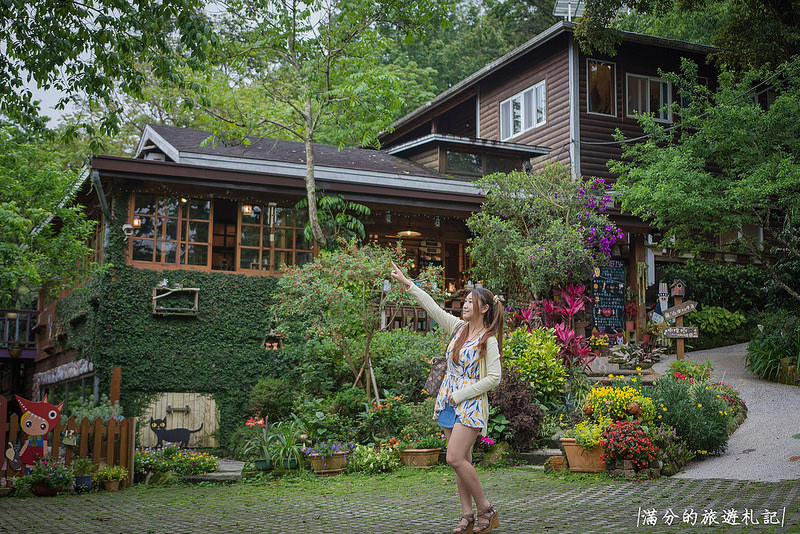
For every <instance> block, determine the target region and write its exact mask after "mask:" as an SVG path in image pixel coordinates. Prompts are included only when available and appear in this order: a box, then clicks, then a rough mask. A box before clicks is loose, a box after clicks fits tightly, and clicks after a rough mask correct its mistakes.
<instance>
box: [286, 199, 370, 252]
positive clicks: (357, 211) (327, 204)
mask: <svg viewBox="0 0 800 534" xmlns="http://www.w3.org/2000/svg"><path fill="white" fill-rule="evenodd" d="M316 200H317V218H318V219H319V224H320V227H321V228H322V232H323V233H324V234H325V237H326V238H327V240H326V245H325V246H326V247H327V248H328V250H336V248H337V247H338V246H339V244H340V243H341V241H340V240H345V241H349V240H351V239H358V240H359V241H361V240H363V239H364V237H365V236H366V232H365V231H364V223H363V222H362V221H361V219H362V218H364V217H369V216H370V214H371V213H372V212H371V211H370V209H369V208H368V207H367V206H365V205H363V204H359V203H357V202H352V201H350V200H347V199H345V198H344V197H343V196H342V195H324V196H319V195H318V196H317V197H316ZM294 208H295V209H296V210H301V211H302V210H306V209H307V208H308V199H307V198H304V199H303V200H301V201H300V202H298V203H297V204H295V206H294ZM303 234H304V236H305V238H306V241H308V242H311V240H312V239H314V236H313V233H312V231H311V223H308V222H307V223H306V226H305V229H304V230H303Z"/></svg>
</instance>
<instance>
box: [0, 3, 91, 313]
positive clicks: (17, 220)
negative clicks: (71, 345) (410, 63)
mask: <svg viewBox="0 0 800 534" xmlns="http://www.w3.org/2000/svg"><path fill="white" fill-rule="evenodd" d="M3 9H4V8H1V7H0V12H2V10H3ZM6 31H7V30H6ZM11 48H14V47H11ZM6 67H8V65H6ZM3 74H5V75H6V77H7V76H8V72H7V71H6V72H5V73H4V71H3V69H2V68H0V78H2V77H3ZM0 85H2V84H0ZM3 87H4V89H5V90H10V88H9V87H6V86H3ZM2 90H3V89H0V92H2ZM51 158H52V153H51V151H50V150H49V147H48V146H47V145H46V144H44V143H43V142H42V141H41V140H39V141H38V142H37V141H31V140H30V139H28V138H26V137H24V136H23V135H22V134H21V133H20V132H17V131H15V130H13V129H11V128H8V127H2V128H0V226H2V228H3V231H2V233H0V307H5V308H16V307H18V306H19V305H20V304H21V303H20V302H18V301H19V299H20V297H21V294H23V293H24V292H25V290H26V289H27V290H28V291H32V292H36V291H37V290H38V289H39V287H43V286H47V287H48V289H50V290H52V291H55V292H57V291H59V290H62V289H64V288H66V287H68V286H69V285H71V284H72V283H74V282H76V281H77V280H79V279H80V278H82V277H84V276H86V274H87V273H86V269H76V268H75V267H76V264H79V263H81V262H83V261H85V259H86V256H87V254H88V252H89V248H88V247H87V246H86V240H87V239H88V238H89V236H90V235H91V234H92V231H93V229H94V226H95V222H94V221H90V220H87V219H86V214H85V213H84V208H83V207H82V206H80V205H77V204H75V193H76V191H75V189H76V186H77V184H78V183H79V182H80V180H81V177H80V176H79V173H78V172H75V171H71V170H68V169H64V168H62V167H61V166H59V165H57V164H55V163H53V162H52V161H51Z"/></svg>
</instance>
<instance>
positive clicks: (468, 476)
mask: <svg viewBox="0 0 800 534" xmlns="http://www.w3.org/2000/svg"><path fill="white" fill-rule="evenodd" d="M479 431H480V429H478V428H472V427H468V426H464V425H462V424H461V423H456V424H455V426H454V427H453V429H452V430H451V431H450V432H449V433H448V432H445V435H446V436H447V437H448V440H447V464H448V465H449V466H450V467H452V468H453V470H454V471H455V472H456V483H457V484H458V496H459V498H460V499H461V510H462V513H464V514H469V513H472V501H473V500H474V501H475V505H476V506H477V507H478V510H485V509H486V508H488V507H489V501H487V500H486V497H485V496H484V495H483V488H482V487H481V483H480V481H479V480H478V473H477V472H476V471H475V467H473V465H472V445H473V444H474V443H475V439H476V438H477V437H478V432H479ZM448 434H449V435H448Z"/></svg>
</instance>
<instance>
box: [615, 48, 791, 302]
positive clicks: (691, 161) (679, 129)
mask: <svg viewBox="0 0 800 534" xmlns="http://www.w3.org/2000/svg"><path fill="white" fill-rule="evenodd" d="M696 72H697V67H696V65H694V64H692V63H691V62H684V66H683V75H682V76H678V75H675V74H668V75H665V77H666V78H667V79H669V80H670V81H672V82H673V83H674V84H676V86H677V87H680V88H681V96H682V97H684V98H685V99H687V100H688V102H689V103H688V105H687V106H685V107H681V106H677V105H676V106H674V108H673V110H672V113H674V114H675V115H676V116H677V119H676V121H675V123H674V125H673V126H665V125H663V124H659V123H657V122H655V121H654V120H653V118H652V117H651V116H642V117H640V118H639V122H640V124H641V125H642V127H643V129H644V132H645V134H647V135H648V137H647V138H646V139H645V140H644V141H643V142H641V143H635V144H627V143H626V144H624V145H623V153H622V158H621V159H620V160H619V161H614V162H609V168H610V169H611V170H612V171H613V172H615V173H619V178H618V180H617V185H616V188H617V190H618V191H619V193H620V198H621V204H622V209H623V210H627V211H630V212H632V213H634V214H635V215H638V216H640V217H642V218H643V219H645V220H648V221H651V222H652V223H653V224H654V225H655V226H656V227H658V228H661V229H662V230H663V232H664V239H663V244H664V246H669V247H676V248H678V249H680V250H685V251H690V252H696V251H698V250H703V249H706V248H708V246H709V242H708V240H709V238H711V239H718V236H721V235H723V234H728V235H732V236H736V235H737V234H738V233H740V232H741V234H742V235H741V237H740V238H739V239H738V240H736V241H735V242H733V243H730V246H731V247H732V248H733V249H734V250H735V248H736V247H737V246H738V247H740V248H741V247H743V248H744V249H745V250H746V251H747V252H749V253H750V254H752V255H753V256H754V257H756V258H757V259H758V260H759V262H760V264H761V265H763V266H764V267H765V268H766V269H767V270H768V271H769V273H770V276H771V278H772V280H773V282H774V284H775V285H776V286H778V287H780V288H781V289H782V290H783V291H785V292H786V294H788V295H790V296H791V297H792V298H793V299H795V300H796V301H798V302H800V286H798V283H797V277H796V275H792V274H791V273H789V272H787V270H786V269H785V267H786V266H787V265H790V264H792V263H794V265H795V266H796V265H798V263H800V223H799V222H798V221H799V218H800V212H799V211H798V210H799V209H800V164H798V161H800V123H799V122H798V121H797V117H798V115H800V56H797V57H796V58H795V59H794V60H793V61H792V62H791V63H788V64H784V65H782V66H781V67H780V68H778V69H777V70H775V71H748V72H747V73H746V74H745V75H744V77H743V78H742V79H741V80H740V81H736V78H735V77H734V76H733V75H732V74H731V73H725V74H723V75H722V76H721V77H720V88H719V90H718V91H717V92H716V93H710V92H709V91H708V89H706V88H705V86H703V85H701V84H698V83H697V81H696V78H695V76H696ZM759 102H761V103H763V104H766V103H767V102H769V106H766V105H762V104H760V103H759ZM616 138H617V139H618V140H619V141H620V142H622V141H623V137H622V134H620V133H617V136H616ZM747 225H752V226H756V227H760V228H762V229H763V234H764V241H763V242H761V240H760V239H758V238H756V237H754V236H751V235H749V234H748V233H747V232H742V229H743V228H744V227H746V226H747Z"/></svg>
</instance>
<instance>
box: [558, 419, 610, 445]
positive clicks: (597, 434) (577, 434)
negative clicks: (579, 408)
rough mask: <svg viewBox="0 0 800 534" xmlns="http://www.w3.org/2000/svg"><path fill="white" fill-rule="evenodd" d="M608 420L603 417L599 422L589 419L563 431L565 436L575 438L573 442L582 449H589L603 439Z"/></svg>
mask: <svg viewBox="0 0 800 534" xmlns="http://www.w3.org/2000/svg"><path fill="white" fill-rule="evenodd" d="M608 423H609V421H608V420H607V419H603V420H602V421H600V422H599V423H593V422H591V421H581V422H580V423H578V424H577V425H575V426H574V427H573V428H571V429H569V430H567V431H566V432H564V437H565V438H575V442H576V443H577V444H578V445H580V446H581V447H583V448H584V449H586V450H587V451H588V450H591V449H594V448H595V447H597V446H598V445H600V442H601V441H602V440H603V432H604V431H605V429H606V426H607V425H608Z"/></svg>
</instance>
